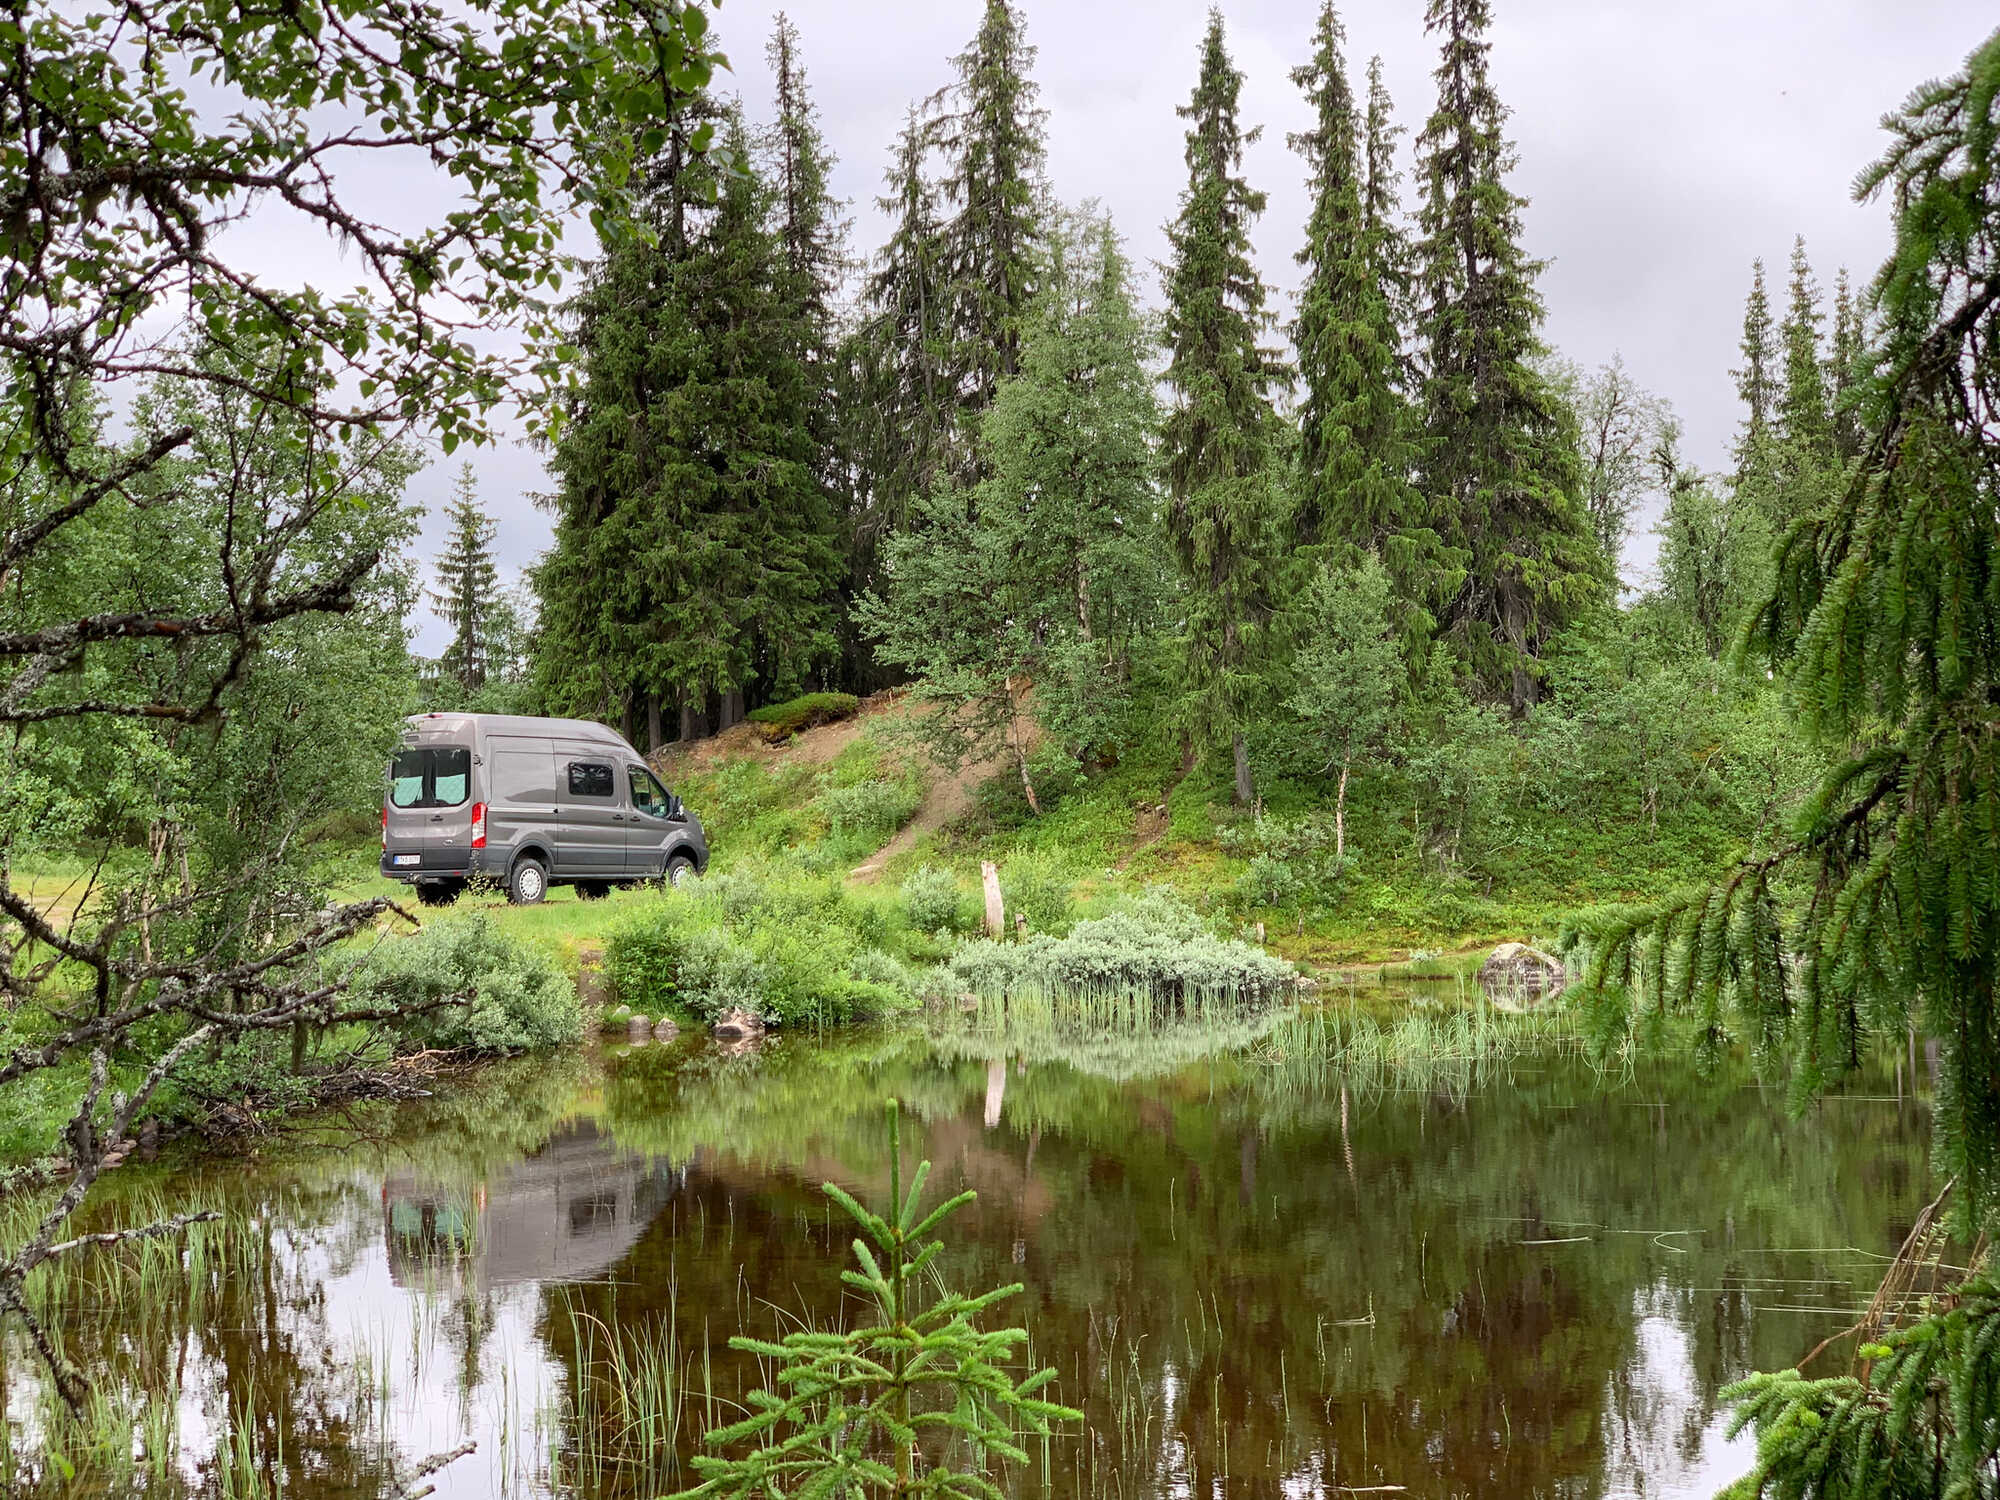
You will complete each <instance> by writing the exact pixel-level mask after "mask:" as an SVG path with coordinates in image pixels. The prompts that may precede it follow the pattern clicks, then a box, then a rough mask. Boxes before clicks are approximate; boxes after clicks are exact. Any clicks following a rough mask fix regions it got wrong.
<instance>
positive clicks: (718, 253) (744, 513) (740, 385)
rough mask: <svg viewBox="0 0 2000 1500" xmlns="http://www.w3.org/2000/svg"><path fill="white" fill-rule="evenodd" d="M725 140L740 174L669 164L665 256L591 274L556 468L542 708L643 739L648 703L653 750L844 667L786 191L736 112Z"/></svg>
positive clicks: (657, 203) (664, 186)
mask: <svg viewBox="0 0 2000 1500" xmlns="http://www.w3.org/2000/svg"><path fill="white" fill-rule="evenodd" d="M726 139H727V141H728V145H729V151H730V159H731V161H732V162H734V163H735V164H736V165H735V166H734V168H733V169H731V170H727V171H718V170H717V169H716V168H714V167H711V166H709V165H708V164H707V163H701V162H696V163H682V164H680V165H679V166H678V168H677V169H675V168H674V166H673V163H672V162H671V161H666V162H663V163H661V164H658V167H659V169H658V170H657V172H656V176H655V179H654V182H653V185H652V188H651V192H650V199H649V201H650V205H651V207H652V210H653V212H654V215H655V227H656V230H657V231H658V242H657V244H656V245H654V246H644V245H633V246H628V247H622V248H621V249H619V250H617V251H615V252H614V253H613V254H612V255H611V256H610V257H609V258H608V259H607V260H606V261H605V262H604V263H603V264H602V265H600V266H599V267H598V268H597V269H596V271H595V273H594V274H593V276H592V279H591V282H590V284H589V286H588V287H587V288H586V290H585V291H584V293H583V295H582V298H581V300H580V304H579V307H578V309H577V313H578V331H577V343H578V346H579V348H580V349H581V350H582V352H583V362H584V375H585V380H584V386H583V392H582V395H581V398H580V399H579V401H578V402H577V404H576V409H575V410H574V411H572V412H571V413H570V414H569V416H568V420H567V421H566V422H565V424H564V427H563V430H562V436H561V438H560V440H559V441H558V442H557V444H556V446H555V449H554V452H553V454H552V462H551V468H552V470H553V471H554V473H555V475H556V477H557V480H558V490H557V493H556V495H555V496H554V497H553V504H554V506H555V508H556V511H557V527H556V542H555V547H554V550H553V552H552V553H551V555H550V557H549V558H548V560H547V561H546V562H545V563H544V565H543V566H542V567H541V568H540V569H539V570H538V573H537V587H538V590H539V592H540V594H541V598H542V605H543V610H542V619H543V626H542V650H541V652H540V655H539V661H538V666H539V667H540V669H541V675H542V681H543V688H544V695H545V697H546V698H547V699H548V700H549V702H550V704H551V706H553V707H559V708H571V709H579V710H584V711H589V712H596V713H599V714H605V715H612V714H620V715H624V716H626V717H627V719H628V721H629V716H630V714H631V712H632V710H633V708H634V706H635V704H637V705H642V706H643V707H644V708H645V710H646V715H647V737H648V738H649V740H657V739H658V738H660V728H659V726H660V716H661V713H662V709H663V707H664V706H668V705H677V706H678V707H679V709H680V719H681V731H682V733H683V734H686V733H691V732H694V731H696V730H698V729H699V728H700V727H702V725H703V724H704V722H705V721H706V719H707V716H708V712H709V709H710V707H711V706H713V707H714V708H715V710H716V711H717V713H719V715H720V719H721V722H722V723H724V724H727V723H728V722H731V721H733V720H734V719H735V718H736V717H739V716H740V713H741V710H742V708H743V706H744V695H745V693H746V691H757V692H760V693H762V694H764V695H768V696H774V697H782V696H788V695H790V694H791V693H794V692H796V691H797V690H798V688H799V687H800V686H801V685H802V684H803V682H804V681H805V680H806V679H807V677H808V676H809V675H810V674H811V673H812V672H813V671H814V670H816V669H817V668H818V667H819V666H820V665H821V664H822V663H824V662H825V661H826V660H827V659H828V658H829V657H830V656H831V654H832V632H831V625H832V589H833V586H834V582H835V579H836V577H837V572H838V567H837V564H838V553H837V549H836V546H835V537H836V526H835V518H834V516H833V514H832V511H831V506H830V503H829V501H828V498H827V496H826V493H825V491H824V489H823V487H822V486H821V484H820V483H819V481H818V479H817V476H816V475H815V472H814V464H815V462H816V460H817V458H818V453H817V449H816V446H815V442H814V437H813V431H812V408H813V389H812V383H811V381H810V379H809V377H808V373H807V369H806V366H805V363H804V361H803V359H802V358H801V355H800V349H801V343H802V340H801V336H800V334H799V331H798V328H797V325H796V317H795V305H794V304H793V303H792V302H791V300H790V299H788V298H787V297H786V296H784V295H783V294H782V292H783V288H784V286H785V285H786V282H787V274H786V271H785V269H784V259H783V254H782V248H781V246H780V243H779V237H778V235H777V233H776V231H775V229H774V227H773V201H772V196H773V195H772V192H771V188H770V185H769V184H768V183H767V182H766V181H765V180H764V178H763V177H762V176H761V175H759V174H758V173H757V172H756V171H754V170H753V169H752V168H751V166H750V165H749V164H748V151H747V146H748V141H747V133H746V132H745V130H744V128H743V124H742V120H741V117H740V115H737V114H736V113H735V112H733V111H732V112H730V114H729V117H728V119H727V121H726ZM677 246H678V249H676V248H675V247H677ZM752 684H755V688H754V689H753V688H752Z"/></svg>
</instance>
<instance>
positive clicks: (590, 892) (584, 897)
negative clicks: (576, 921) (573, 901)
mask: <svg viewBox="0 0 2000 1500" xmlns="http://www.w3.org/2000/svg"><path fill="white" fill-rule="evenodd" d="M610 894H611V882H610V881H608V880H579V881H578V882H577V883H576V896H577V899H578V900H579V901H602V900H603V899H604V898H605V897H606V896H608V895H610Z"/></svg>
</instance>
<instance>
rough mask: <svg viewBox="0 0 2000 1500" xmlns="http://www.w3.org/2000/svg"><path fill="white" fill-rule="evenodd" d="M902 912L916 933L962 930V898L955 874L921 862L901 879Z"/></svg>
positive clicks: (963, 905)
mask: <svg viewBox="0 0 2000 1500" xmlns="http://www.w3.org/2000/svg"><path fill="white" fill-rule="evenodd" d="M903 912H904V914H905V915H906V916H907V917H908V918H909V922H910V925H911V926H912V927H914V928H915V929H916V930H917V931H918V932H961V931H963V930H964V928H965V925H966V922H965V898H964V896H963V895H962V894H961V893H960V891H959V889H958V877H957V876H955V875H953V874H952V873H951V871H949V870H940V869H938V868H937V867H936V866H935V865H921V866H919V867H918V868H917V869H915V870H913V871H912V872H911V873H910V875H909V877H908V878H907V879H906V880H904V882H903Z"/></svg>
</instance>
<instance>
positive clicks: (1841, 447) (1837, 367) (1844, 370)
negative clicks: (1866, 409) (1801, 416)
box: [1826, 266, 1867, 463]
mask: <svg viewBox="0 0 2000 1500" xmlns="http://www.w3.org/2000/svg"><path fill="white" fill-rule="evenodd" d="M1863 338H1864V336H1863V334H1862V329H1861V306H1860V304H1859V303H1858V302H1857V301H1856V300H1855V297H1854V289H1853V288H1852V287H1851V286H1849V285H1848V281H1847V267H1845V266H1842V267H1841V268H1840V275H1839V277H1838V278H1837V279H1836V280H1835V282H1834V293H1833V340H1832V343H1831V345H1830V346H1829V347H1828V349H1827V360H1826V384H1827V391H1828V394H1829V399H1830V400H1831V402H1832V404H1833V446H1834V451H1835V453H1836V454H1837V455H1838V456H1839V458H1840V461H1841V462H1842V463H1846V462H1847V461H1848V460H1849V459H1851V458H1853V457H1854V456H1855V455H1856V454H1857V453H1859V452H1860V451H1861V416H1860V413H1859V412H1858V411H1857V410H1856V409H1855V402H1854V395H1855V391H1856V388H1857V386H1858V385H1859V384H1860V382H1861V381H1862V379H1863V378H1864V377H1865V375H1866V373H1867V372H1866V371H1865V370H1864V369H1863V367H1862V363H1861V361H1862V357H1863V350H1864V343H1863Z"/></svg>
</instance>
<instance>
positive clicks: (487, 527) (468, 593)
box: [430, 463, 502, 695]
mask: <svg viewBox="0 0 2000 1500" xmlns="http://www.w3.org/2000/svg"><path fill="white" fill-rule="evenodd" d="M445 520H446V523H447V525H448V526H449V528H450V529H449V531H448V532H447V533H446V536H445V544H444V550H443V551H442V552H440V553H439V554H438V560H437V585H436V587H434V588H433V589H431V590H430V600H431V608H432V609H433V610H434V611H435V612H436V614H437V616H438V618H439V619H441V620H443V621H444V622H445V623H446V624H447V625H449V626H451V644H450V645H448V646H446V647H445V649H444V654H443V655H442V656H441V657H439V658H438V666H439V667H440V668H441V669H442V670H443V671H444V672H445V674H446V675H448V676H449V677H451V678H452V679H453V680H454V681H455V682H457V684H458V685H459V687H460V688H462V689H463V690H464V691H465V692H466V693H467V694H468V695H470V694H472V693H476V692H478V691H479V689H480V688H481V687H483V686H485V683H486V674H487V673H488V672H489V671H490V670H491V669H492V667H493V665H494V663H493V660H492V646H493V636H494V632H495V630H496V628H497V627H498V625H499V624H500V620H499V615H500V612H501V608H502V605H501V600H500V571H499V569H498V568H497V567H495V566H494V563H493V533H494V530H495V525H494V521H493V518H492V517H491V516H489V515H488V514H487V513H486V511H485V508H484V507H483V506H481V505H480V503H479V486H478V483H477V481H475V480H474V478H473V476H472V465H471V464H469V463H468V464H466V465H465V466H464V467H462V468H461V469H460V470H459V471H458V478H457V480H456V481H454V483H453V485H452V496H451V504H450V506H449V507H448V508H447V509H446V511H445Z"/></svg>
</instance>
